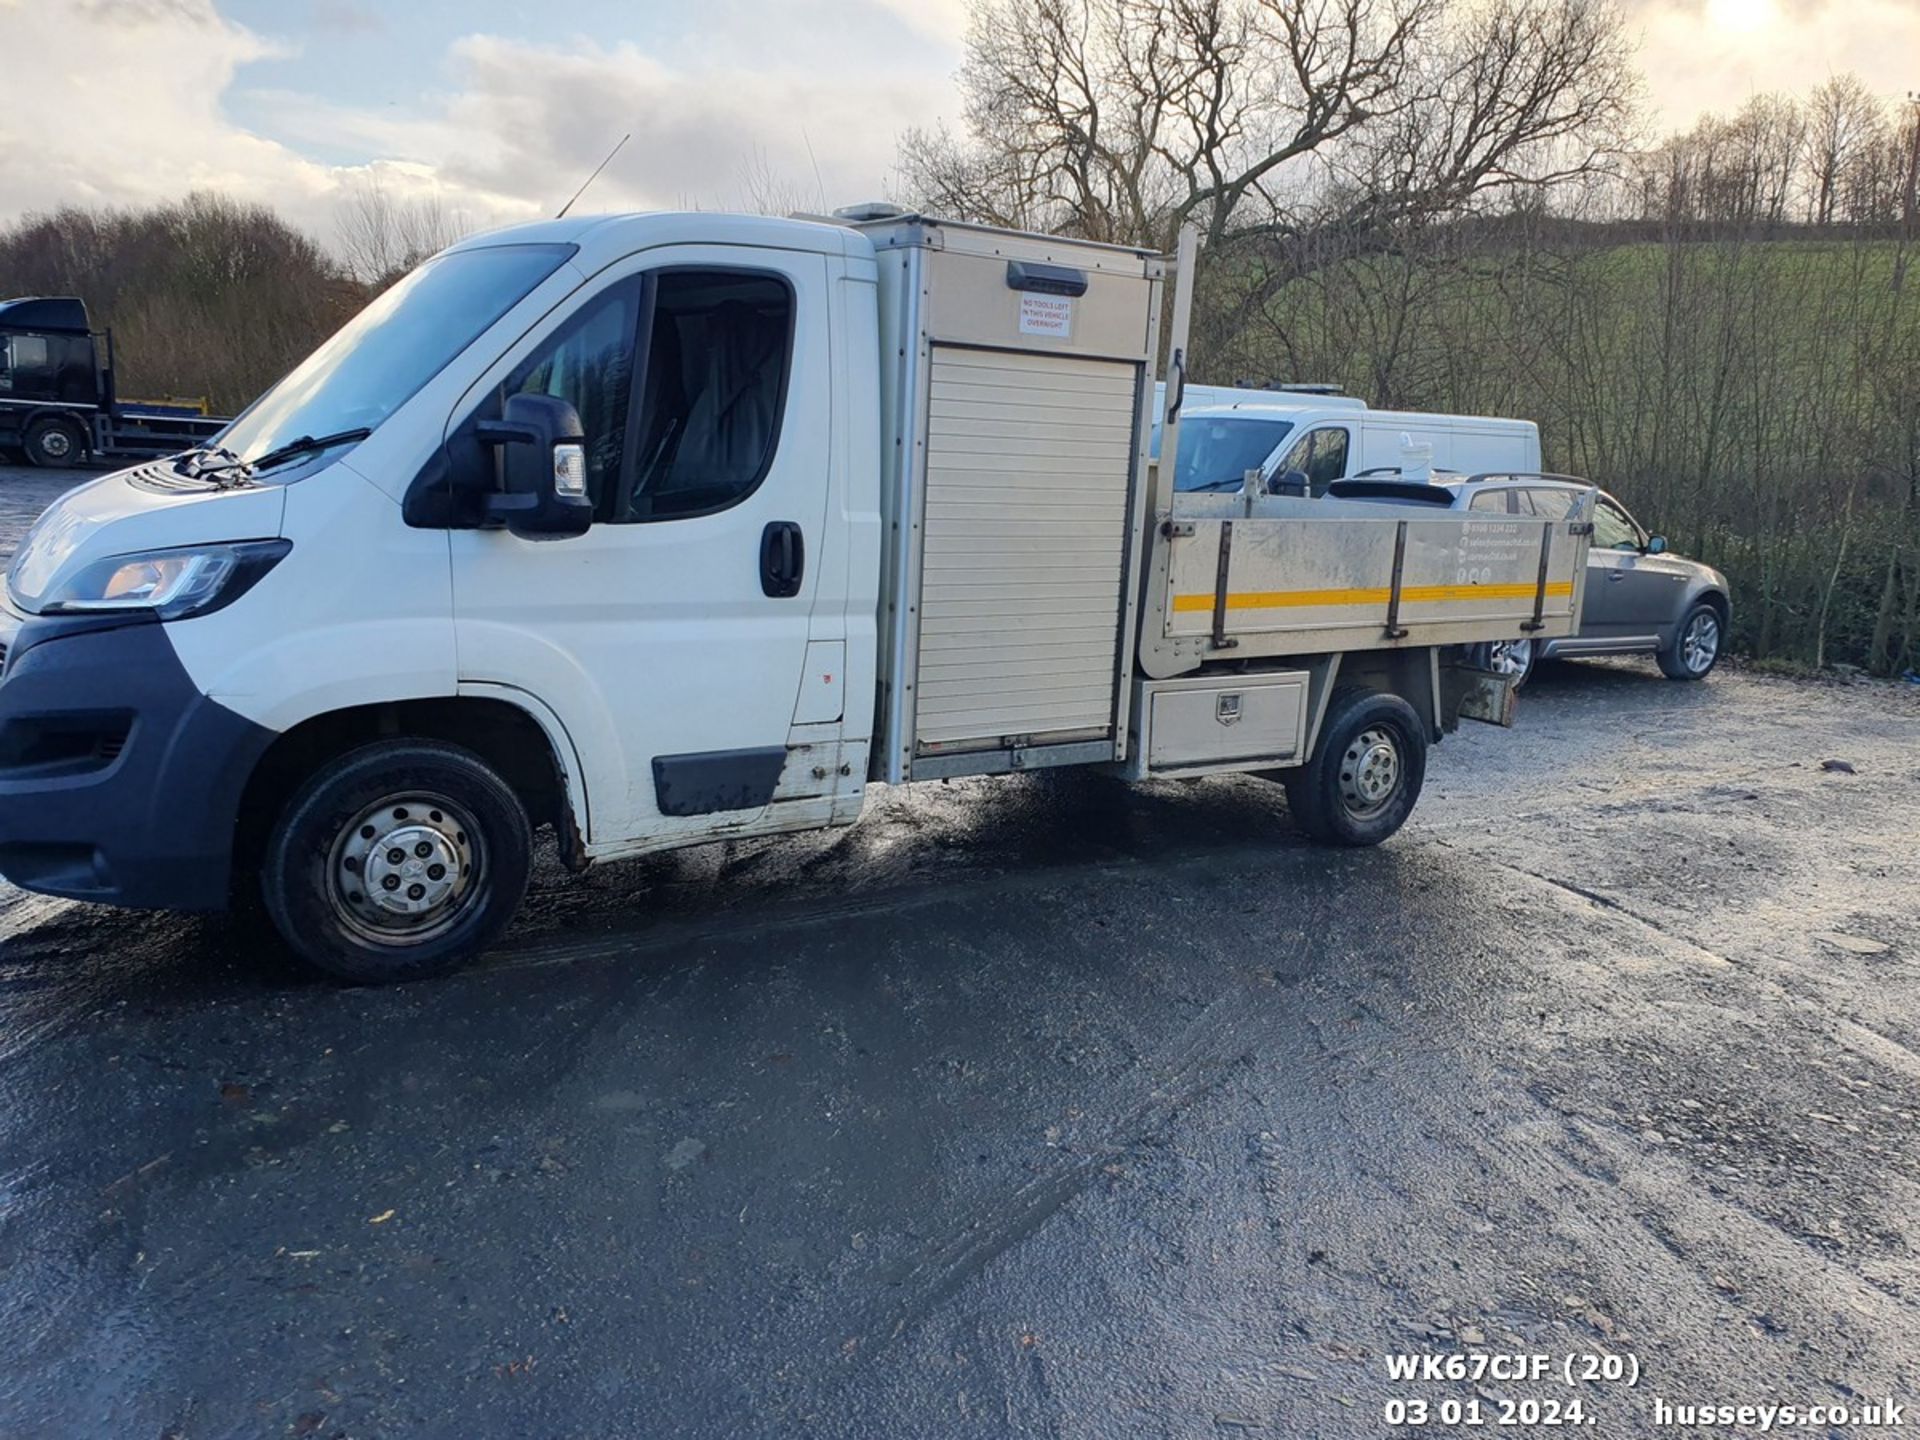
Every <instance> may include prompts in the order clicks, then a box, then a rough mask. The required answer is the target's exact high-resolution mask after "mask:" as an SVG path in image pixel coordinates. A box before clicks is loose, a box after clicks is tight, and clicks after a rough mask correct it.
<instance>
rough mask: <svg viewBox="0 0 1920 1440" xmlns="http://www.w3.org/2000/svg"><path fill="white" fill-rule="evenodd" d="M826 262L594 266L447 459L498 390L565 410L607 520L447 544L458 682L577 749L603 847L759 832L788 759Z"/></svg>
mask: <svg viewBox="0 0 1920 1440" xmlns="http://www.w3.org/2000/svg"><path fill="white" fill-rule="evenodd" d="M827 295H828V285H827V262H826V259H825V257H823V256H821V255H818V254H809V253H804V252H795V251H785V250H762V249H757V248H745V247H736V246H674V247H665V248H661V249H657V250H652V251H648V252H645V253H644V254H643V255H641V256H637V257H634V259H632V260H631V261H629V262H625V263H624V264H623V265H620V266H616V267H614V268H613V269H611V270H609V271H606V272H603V273H602V274H601V275H600V276H598V277H596V278H595V279H593V280H591V281H589V282H588V283H587V284H586V285H585V286H583V287H582V289H581V291H580V292H579V293H578V295H577V296H576V298H575V299H574V300H573V301H571V302H569V304H567V305H565V306H562V307H561V311H560V313H557V314H556V315H554V316H550V317H549V318H548V321H547V322H545V323H544V324H543V325H542V326H541V327H538V328H537V329H536V331H535V332H534V333H533V334H532V335H530V336H529V337H527V338H526V339H524V340H523V341H522V342H521V343H520V344H519V345H517V346H516V347H515V348H514V350H513V351H511V352H510V353H509V354H508V355H507V356H505V357H503V359H502V361H501V362H500V364H499V365H497V366H496V367H495V368H494V370H493V371H492V372H490V374H489V375H488V377H487V378H486V379H484V380H483V381H482V382H481V383H480V385H479V386H477V387H476V389H475V391H473V392H469V395H468V398H467V400H466V401H465V402H463V404H464V408H463V410H462V411H461V412H460V413H457V414H456V415H455V416H454V417H453V418H452V420H451V422H450V435H449V441H448V445H449V452H450V453H453V452H454V451H455V450H456V449H457V447H458V446H459V445H460V443H461V441H462V438H463V436H465V435H468V434H470V433H471V430H472V427H473V426H474V425H476V424H477V423H478V422H479V421H480V420H483V419H487V418H491V417H494V416H497V415H498V414H499V413H500V409H501V406H502V405H503V404H504V403H505V399H506V397H507V396H509V395H512V394H516V393H522V392H529V391H531V392H538V393H543V394H548V395H553V396H556V397H559V398H562V399H565V400H567V401H569V402H570V403H572V404H573V406H574V408H575V409H576V410H577V411H578V412H579V414H580V417H581V421H582V424H583V428H584V429H585V432H586V436H587V454H588V466H587V468H588V490H589V494H590V495H591V497H592V499H593V502H594V522H593V524H592V526H591V528H589V530H588V531H587V532H586V534H584V535H580V536H575V537H571V538H566V539H560V540H546V541H540V540H523V539H520V538H517V537H515V536H514V535H512V534H509V533H508V532H506V531H504V530H465V531H454V532H453V534H452V545H453V607H454V616H455V636H456V644H457V650H458V654H457V660H458V665H459V675H460V681H461V687H462V690H463V692H466V693H475V694H496V695H500V696H502V698H515V697H517V696H524V697H529V698H530V699H531V701H532V702H533V704H534V705H535V706H536V707H545V708H546V709H548V710H549V711H550V712H551V714H552V716H553V717H554V718H555V719H557V721H558V723H559V725H560V726H561V727H562V728H563V729H564V730H565V732H566V734H567V736H568V737H569V739H570V740H571V742H572V744H573V746H574V749H575V752H576V754H577V756H578V760H579V764H580V769H581V773H582V776H583V779H584V781H585V790H586V795H587V811H588V813H587V815H586V817H585V823H586V829H587V840H588V847H589V850H590V851H591V853H593V854H595V855H607V854H614V853H621V852H623V851H631V850H640V849H648V848H653V847H654V846H656V845H661V844H670V843H673V842H675V841H676V840H685V839H687V838H690V837H692V836H695V835H699V834H703V833H721V832H730V831H734V830H739V829H743V828H751V827H752V826H753V825H754V824H755V823H756V821H759V820H761V819H762V817H763V816H765V814H766V812H767V809H768V805H769V802H770V800H771V797H772V794H773V790H774V787H775V785H776V783H777V782H778V780H779V778H780V774H781V769H782V766H783V764H784V761H785V757H786V753H787V741H788V738H789V730H790V727H791V726H792V724H793V722H794V717H795V704H796V699H797V697H798V695H799V692H800V690H801V683H802V674H803V670H804V668H805V666H806V661H807V648H808V619H809V615H810V612H811V610H812V608H813V602H814V596H815V593H816V574H817V571H818V566H817V565H816V564H814V563H813V562H814V560H815V559H816V557H818V556H819V555H820V554H821V552H822V550H823V548H824V547H823V544H822V539H823V536H822V529H823V526H824V524H825V516H826V508H827V485H828V473H829V466H828V462H829V455H828V446H829V436H830V434H831V427H830V424H829V420H828V415H829V403H830V399H831V396H830V393H829V390H830V383H831V382H830V374H831V371H830V365H829V347H828V326H829V319H828V308H827Z"/></svg>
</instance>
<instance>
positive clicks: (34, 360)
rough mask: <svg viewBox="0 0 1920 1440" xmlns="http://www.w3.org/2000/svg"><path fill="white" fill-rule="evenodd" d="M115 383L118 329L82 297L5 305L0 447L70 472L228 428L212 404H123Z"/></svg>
mask: <svg viewBox="0 0 1920 1440" xmlns="http://www.w3.org/2000/svg"><path fill="white" fill-rule="evenodd" d="M116 386H117V381H116V378H115V369H114V348H113V332H112V331H111V330H95V329H94V328H93V326H92V323H91V322H90V321H89V319H88V318H87V307H86V305H85V304H84V303H82V302H81V301H80V300H79V299H77V298H75V297H73V296H51V297H48V296H25V297H22V298H20V299H17V300H0V449H13V450H18V451H19V452H20V453H21V454H23V455H24V456H26V458H27V460H28V461H29V462H31V463H32V464H34V465H43V466H49V467H52V468H54V469H65V468H67V467H68V466H72V465H78V464H80V463H82V462H83V461H85V460H88V459H90V458H91V459H127V458H132V457H143V458H144V457H148V456H154V455H167V454H172V453H173V452H175V451H177V450H181V449H185V448H186V447H188V446H191V445H196V444H199V443H201V442H203V441H204V440H206V439H207V438H208V437H210V436H211V435H213V434H214V433H215V432H216V431H218V430H220V429H221V428H222V427H224V426H225V425H226V423H227V422H226V421H225V420H224V419H219V418H216V417H214V416H212V415H210V414H209V413H208V406H207V403H206V401H205V400H166V401H156V400H148V401H125V400H122V398H121V397H120V395H119V394H118V392H117V388H116Z"/></svg>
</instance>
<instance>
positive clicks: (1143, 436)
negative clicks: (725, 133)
mask: <svg viewBox="0 0 1920 1440" xmlns="http://www.w3.org/2000/svg"><path fill="white" fill-rule="evenodd" d="M1183 257H1185V258H1186V259H1187V260H1188V261H1190V246H1189V245H1186V244H1183ZM1176 268H1177V269H1178V270H1179V272H1180V273H1182V274H1190V273H1191V268H1190V264H1183V265H1180V266H1177V267H1176ZM1167 274H1168V265H1167V262H1166V261H1165V260H1164V258H1163V257H1161V256H1159V255H1156V254H1152V253H1149V252H1146V251H1142V250H1135V249H1127V248H1121V247H1114V246H1107V245H1097V244H1090V243H1087V242H1083V241H1077V240H1068V239H1057V238H1051V237H1046V236H1040V235H1028V234H1019V233H1011V232H1007V231H1002V230H995V229H988V228H983V227H980V226H974V225H965V224H956V223H949V222H945V221H941V220H937V219H933V218H928V217H923V216H918V215H910V214H903V213H900V212H898V211H889V210H886V209H884V208H881V207H873V208H870V209H867V210H856V211H851V212H843V213H842V215H840V216H838V217H831V218H828V219H825V220H809V219H790V220H778V219H768V218H760V217H750V216H728V215H714V214H638V215H619V216H602V217H583V218H576V219H571V220H564V221H553V222H543V223H537V224H530V225H523V226H518V227H514V228H510V229H506V230H502V231H497V232H494V233H492V234H488V235H485V236H480V237H476V238H474V239H470V240H466V241H463V242H461V243H460V244H457V245H454V246H453V247H451V248H450V249H448V250H446V251H443V252H442V253H441V254H439V255H437V256H435V257H434V258H432V259H430V260H428V261H427V262H426V263H424V264H423V265H421V266H420V268H419V269H417V270H415V271H414V272H413V273H412V274H410V275H409V276H407V277H406V278H405V279H403V280H401V281H400V282H399V283H398V284H396V285H395V286H393V287H392V288H391V289H390V290H388V291H387V292H386V293H384V294H383V295H381V296H380V297H379V298H378V299H376V300H375V301H373V303H372V304H371V305H369V306H368V307H367V309H366V310H365V311H363V312H362V313H361V314H360V315H359V316H358V317H357V318H356V319H354V320H353V321H351V322H350V323H349V324H348V325H347V326H346V327H345V328H344V329H342V330H341V331H340V332H339V333H338V334H337V335H335V336H334V337H333V338H331V339H330V340H328V341H327V342H326V343H325V344H323V345H322V346H321V347H320V348H319V349H318V350H316V351H315V352H314V353H313V355H312V356H310V357H309V358H308V359H307V360H306V361H305V362H304V363H302V364H301V365H300V366H299V367H298V368H297V369H295V370H294V371H293V372H292V373H290V374H289V375H288V376H287V377H286V378H285V379H284V380H282V381H281V382H280V383H279V384H277V385H276V386H274V387H273V388H272V389H271V390H269V391H268V392H267V393H266V394H265V395H263V396H262V397H261V398H260V399H259V400H258V401H256V402H255V403H254V404H253V406H252V407H251V408H249V409H248V410H247V411H246V412H245V413H244V414H243V415H241V416H240V417H239V418H238V419H236V420H235V421H234V422H233V423H232V425H231V426H229V427H228V428H227V429H226V430H225V431H223V432H222V433H221V434H220V435H219V436H218V437H217V438H216V439H215V440H214V441H212V442H210V443H208V444H207V445H204V446H202V447H200V448H198V449H195V450H191V451H188V452H186V453H184V454H182V455H179V456H176V457H173V458H170V459H165V460H158V461H154V462H151V463H148V464H145V465H141V466H138V467H135V468H132V469H128V470H123V471H121V472H119V473H117V474H113V475H108V476H105V477H103V478H100V479H98V480H95V481H93V482H92V483H90V484H87V485H84V486H82V487H80V488H79V489H77V490H74V491H72V492H71V493H69V494H68V495H67V496H65V497H64V498H63V499H61V500H59V501H58V502H56V503H55V504H54V505H53V506H52V508H51V509H49V510H48V511H47V512H46V514H45V515H44V516H43V517H42V518H41V519H40V521H39V522H38V523H37V524H36V525H35V527H34V528H33V531H32V533H31V534H30V535H29V537H28V538H27V539H26V541H25V542H24V543H23V545H22V547H21V549H20V551H19V553H18V555H17V556H16V558H15V559H14V562H13V564H12V567H11V569H10V571H9V574H8V578H7V593H6V598H5V605H4V614H0V644H4V645H5V647H6V655H5V658H4V670H0V873H4V874H5V875H6V877H7V878H8V879H10V880H12V881H13V882H14V883H16V884H18V885H22V886H25V887H27V888H29V889H32V890H38V891H42V892H45V893H48V894H53V895H62V896H70V897H73V898H75V899H79V900H89V901H99V902H104V903H109V904H122V905H132V906H143V907H155V908H164V909H182V910H192V909H218V908H221V907H223V906H226V905H227V904H228V903H229V902H230V901H231V900H232V899H233V898H234V897H235V896H236V895H239V894H241V893H243V887H253V886H257V887H259V893H261V894H262V895H263V897H264V901H265V905H266V908H267V910H268V912H269V913H270V914H271V916H272V918H273V920H274V922H275V924H276V926H277V928H278V929H279V931H280V933H281V935H282V936H283V937H284V938H285V940H286V943H287V944H288V945H289V946H291V947H292V948H293V949H294V950H295V951H297V952H298V953H299V954H300V955H301V956H303V957H304V958H305V959H306V960H308V961H309V962H311V963H312V964H314V965H316V966H318V967H319V968H320V969H322V970H324V971H326V972H329V973H331V974H333V975H335V976H339V977H343V978H346V979H349V980H356V981H380V980H394V979H405V978H411V977H416V976H421V975H426V974H431V973H435V972H439V971H443V970H446V969H449V968H451V967H453V966H455V965H457V964H459V963H461V962H463V961H465V960H467V959H469V958H470V957H472V956H473V955H475V954H476V953H478V952H479V951H481V950H482V949H484V948H485V947H486V946H487V945H489V944H490V943H491V942H493V941H494V940H495V939H496V938H497V937H498V936H499V934H500V933H501V931H502V929H503V928H504V927H505V925H506V924H507V921H508V920H509V918H510V917H511V915H512V914H513V912H514V909H515V907H516V906H517V905H518V903H519V902H520V899H521V897H522V895H523V893H524V891H525V889H526V885H527V878H528V872H529V866H530V863H531V854H532V850H533V845H534V835H535V832H536V831H537V830H538V829H539V827H541V826H551V828H552V831H553V834H554V835H555V837H556V839H557V843H558V848H559V852H560V854H561V856H562V858H563V859H565V860H566V861H567V862H568V863H569V864H571V865H574V866H585V865H587V864H589V863H592V862H597V861H602V860H613V859H618V858H620V857H624V856H631V855H638V854H642V853H645V852H648V851H655V850H661V849H666V848H670V847H674V846H684V845H693V844H698V843H701V842H705V841H711V840H718V839H728V838H737V837H742V836H750V835H767V834H772V833H775V832H780V831H792V830H803V829H810V828H815V827H822V826H830V825H844V824H849V823H851V822H852V821H854V820H855V819H856V818H857V817H858V816H859V814H860V811H861V805H862V800H863V796H864V793H865V790H866V787H867V786H868V785H869V784H870V783H875V782H884V783H887V784H894V785H898V784H904V783H908V782H911V781H915V780H926V779H929V778H935V777H947V776H959V775H986V774H1004V773H1012V772H1020V771H1028V770H1037V769H1040V768H1043V767H1047V766H1059V765H1083V766H1096V767H1100V768H1102V769H1104V770H1106V771H1108V772H1110V773H1112V774H1114V775H1115V776H1117V777H1119V778H1122V779H1126V780H1132V781H1150V780H1155V779H1160V778H1163V777H1193V776H1203V775H1209V774H1216V773H1221V772H1227V771H1249V772H1255V773H1258V774H1262V775H1266V776H1269V777H1271V778H1274V779H1276V780H1279V781H1282V782H1284V783H1285V784H1286V786H1287V790H1288V794H1289V797H1290V803H1291V809H1292V812H1293V814H1294V816H1295V818H1296V820H1297V822H1298V823H1299V824H1300V825H1301V826H1302V827H1303V828H1304V829H1306V830H1307V831H1308V832H1310V833H1311V834H1312V835H1313V836H1315V837H1317V838H1319V839H1321V840H1324V841H1328V842H1332V843H1336V844H1347V845H1370V844H1374V843H1377V842H1379V841H1381V840H1383V839H1385V838H1386V837H1387V836H1389V835H1391V834H1392V833H1393V832H1394V831H1395V830H1396V829H1397V828H1398V827H1399V825H1400V824H1401V822H1402V821H1403V820H1404V819H1405V817H1406V815H1407V813H1408V811H1409V810H1410V808H1411V807H1412V805H1413V803H1414V800H1415V798H1416V797H1417V795H1418V794H1419V791H1420V786H1421V780H1422V776H1423V773H1424V763H1425V756H1426V750H1427V747H1428V745H1429V744H1430V743H1432V742H1434V741H1437V740H1438V739H1439V738H1440V737H1441V736H1442V735H1443V734H1444V733H1445V732H1447V731H1449V730H1450V729H1452V728H1453V727H1454V726H1455V724H1456V722H1457V720H1458V719H1459V718H1460V717H1461V716H1463V715H1464V716H1470V717H1472V718H1476V719H1482V720H1491V721H1494V722H1496V723H1502V724H1504V723H1509V722H1510V720H1511V714H1512V704H1513V697H1512V693H1511V690H1510V689H1509V687H1508V685H1507V682H1506V681H1505V680H1504V679H1502V677H1499V676H1496V675H1492V674H1488V673H1485V672H1480V671H1476V670H1472V669H1470V668H1468V667H1467V666H1466V664H1465V662H1464V661H1463V660H1462V659H1461V658H1460V657H1461V654H1462V651H1461V648H1460V647H1463V646H1466V645H1470V644H1474V643H1477V642H1481V641H1488V640H1496V639H1503V638H1508V637H1513V636H1518V635H1532V636H1540V637H1549V636H1557V635H1564V634H1567V633H1570V632H1571V631H1572V630H1574V629H1575V628H1576V626H1577V623H1578V612H1579V606H1580V588H1579V583H1578V582H1579V578H1580V577H1581V575H1582V574H1583V573H1584V559H1585V551H1586V547H1587V530H1588V528H1589V526H1588V524H1587V515H1586V514H1585V512H1583V511H1580V510H1576V511H1575V513H1574V514H1573V515H1572V516H1571V517H1569V518H1568V519H1565V520H1561V521H1545V520H1535V519H1532V518H1528V517H1517V516H1516V517H1508V516H1504V515H1503V516H1498V517H1486V516H1481V515H1468V514H1443V515H1433V516H1428V515H1424V514H1416V515H1411V516H1409V517H1408V518H1404V519H1403V518H1397V517H1396V516H1395V515H1394V514H1393V513H1391V512H1383V511H1382V509H1381V507H1379V506H1369V505H1361V504H1343V503H1341V502H1336V501H1327V500H1317V501H1316V500H1298V499H1292V498H1289V497H1285V496H1273V495H1267V494H1264V493H1261V491H1262V487H1261V486H1259V485H1257V484H1256V483H1255V482H1256V481H1257V480H1258V478H1259V477H1258V475H1257V474H1256V475H1250V476H1249V480H1248V484H1247V486H1246V488H1245V491H1244V492H1243V493H1239V494H1192V495H1175V494H1174V493H1173V491H1172V489H1171V487H1169V486H1166V485H1164V484H1161V483H1159V481H1158V479H1157V475H1158V468H1159V467H1156V466H1153V465H1150V464H1149V461H1148V432H1149V429H1150V425H1151V421H1152V418H1153V403H1154V402H1153V397H1154V374H1153V367H1154V364H1155V360H1156V356H1157V353H1158V352H1159V351H1160V349H1161V348H1162V347H1161V344H1160V340H1161V333H1160V332H1161V330H1162V320H1163V305H1162V290H1163V285H1164V283H1165V280H1166V277H1167ZM1189 303H1190V295H1189V294H1188V292H1187V289H1186V286H1185V284H1184V282H1182V283H1181V284H1180V285H1178V286H1176V290H1175V293H1174V295H1173V297H1172V303H1171V305H1170V306H1168V307H1165V308H1166V309H1167V310H1168V311H1169V312H1170V314H1171V321H1170V323H1168V324H1167V326H1166V329H1167V330H1168V332H1169V333H1168V335H1167V337H1166V338H1167V341H1168V344H1167V346H1166V349H1167V351H1168V356H1169V359H1168V370H1167V374H1168V377H1169V379H1168V383H1169V384H1170V385H1171V386H1172V387H1173V393H1174V395H1175V402H1174V404H1173V405H1172V406H1171V407H1169V415H1168V418H1167V425H1166V430H1167V434H1166V438H1165V442H1164V446H1163V450H1164V452H1165V456H1166V457H1167V458H1170V457H1171V456H1172V455H1174V454H1176V453H1177V447H1178V428H1179V410H1180V405H1179V399H1178V397H1179V392H1180V387H1181V386H1182V385H1183V384H1184V348H1185V341H1184V331H1185V326H1186V313H1187V308H1188V304H1189Z"/></svg>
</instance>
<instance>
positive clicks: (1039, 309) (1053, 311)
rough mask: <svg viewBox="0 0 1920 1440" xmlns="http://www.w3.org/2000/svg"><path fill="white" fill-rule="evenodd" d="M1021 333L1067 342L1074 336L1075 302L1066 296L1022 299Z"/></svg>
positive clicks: (1026, 295)
mask: <svg viewBox="0 0 1920 1440" xmlns="http://www.w3.org/2000/svg"><path fill="white" fill-rule="evenodd" d="M1020 333H1021V334H1022V335H1046V336H1050V337H1051V338H1053V339H1055V340H1065V339H1067V338H1069V337H1070V336H1071V335H1072V334H1073V301H1072V300H1070V299H1068V298H1067V297H1066V296H1064V295H1030V294H1023V295H1021V297H1020Z"/></svg>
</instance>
